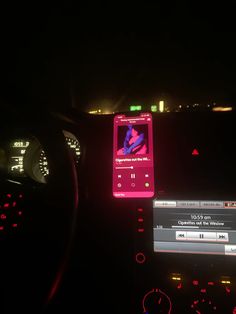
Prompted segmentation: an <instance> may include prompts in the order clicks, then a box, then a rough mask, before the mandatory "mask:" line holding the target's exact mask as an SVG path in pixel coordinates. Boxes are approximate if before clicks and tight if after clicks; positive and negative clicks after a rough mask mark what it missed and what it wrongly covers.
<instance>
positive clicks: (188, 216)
mask: <svg viewBox="0 0 236 314" xmlns="http://www.w3.org/2000/svg"><path fill="white" fill-rule="evenodd" d="M7 111H8V112H7ZM5 113H6V115H7V116H10V117H11V118H10V119H8V120H6V119H2V121H1V191H2V192H1V208H0V210H1V226H0V227H1V251H2V254H1V256H2V258H1V268H2V270H3V272H2V276H1V278H2V280H1V282H2V287H1V289H2V293H1V298H2V302H1V303H2V308H3V309H4V313H13V312H15V311H17V310H18V311H19V309H23V310H24V311H25V312H27V313H28V312H29V313H38V312H41V311H42V313H54V312H58V311H62V310H63V312H66V313H74V312H76V313H83V312H85V311H86V312H87V313H95V312H97V311H98V309H102V311H103V313H121V312H122V313H234V311H235V306H236V304H235V299H234V293H235V282H234V278H235V267H234V265H235V256H234V255H235V254H236V253H235V247H236V244H235V238H234V233H235V222H234V219H235V218H234V217H235V213H234V211H235V209H234V208H235V206H236V205H235V189H234V178H235V149H234V147H233V146H232V143H233V140H234V132H235V131H234V119H235V115H234V114H233V113H232V112H230V113H228V112H223V113H222V112H221V113H217V112H205V113H194V114H190V113H173V114H171V113H168V114H162V115H157V114H151V113H147V112H145V113H143V112H139V113H138V114H137V113H136V114H131V113H120V114H115V115H100V116H94V115H88V114H81V113H78V112H76V111H74V110H71V112H70V113H68V112H67V114H57V113H50V114H48V115H44V116H37V117H36V118H34V119H33V118H32V117H33V116H34V115H33V113H29V111H28V112H27V114H24V113H23V114H22V112H21V113H19V112H18V110H15V111H14V110H11V112H9V110H8V109H7V108H6V109H5ZM6 115H4V116H6ZM145 115H146V116H148V117H150V116H152V122H153V123H152V135H153V136H152V140H153V146H150V145H151V144H150V142H148V145H149V147H152V152H151V151H150V149H149V152H148V153H147V152H146V153H145V154H144V155H139V158H140V157H143V158H145V157H144V156H149V155H150V154H151V153H152V154H153V168H152V170H151V171H153V182H154V184H153V187H154V189H153V195H152V196H151V197H150V196H147V197H146V196H142V197H139V196H138V195H136V196H135V197H133V196H131V197H126V194H125V193H124V194H122V193H121V194H120V193H118V194H117V193H116V192H114V191H116V186H114V185H113V183H114V181H115V178H114V174H116V172H115V170H114V169H115V168H114V167H113V166H114V164H113V161H114V158H117V156H116V155H115V154H113V152H114V151H113V146H114V143H115V140H114V121H115V120H114V119H115V117H117V116H119V117H128V118H129V119H130V120H129V121H136V122H137V121H139V120H135V119H137V117H138V118H140V116H141V117H142V116H145ZM124 120H125V122H124V123H125V124H127V120H126V119H124ZM42 121H43V124H42ZM199 121H201V123H199ZM142 123H143V122H142ZM186 130H187V131H186ZM94 136H95V137H96V140H94ZM69 139H70V141H69ZM72 140H73V141H72ZM68 141H69V142H70V143H72V144H68ZM71 141H72V142H71ZM76 149H77V150H76ZM22 150H24V152H22ZM42 151H43V157H42ZM196 151H197V153H196ZM114 155H115V156H114ZM127 156H128V155H127ZM127 156H119V159H122V158H123V159H125V158H126V159H127V158H128V157H127ZM129 156H130V155H129ZM132 156H133V155H132ZM136 156H137V155H136ZM20 157H22V158H20ZM132 158H133V157H132ZM136 159H137V157H135V160H136ZM141 159H142V158H141ZM135 160H133V159H132V161H131V163H132V164H134V165H135ZM125 162H126V161H125ZM138 162H140V161H138ZM141 162H142V161H141ZM122 165H125V163H123V164H122ZM126 165H127V163H126ZM125 168H126V167H124V169H120V170H119V171H121V174H122V176H123V175H125V171H126V170H127V169H125ZM22 169H23V171H22ZM128 171H130V170H129V169H128ZM131 172H134V173H136V174H137V177H136V178H132V179H130V180H131V181H132V183H136V182H137V187H138V189H140V186H139V182H138V176H139V168H135V167H134V169H132V170H131ZM146 179H147V181H148V180H149V178H146ZM125 180H126V181H127V180H128V179H127V178H126V179H125ZM131 181H130V182H131ZM121 182H122V181H121ZM132 183H131V184H132ZM149 188H150V186H148V187H147V186H146V185H145V186H144V190H145V189H149ZM135 189H136V187H135V186H133V185H131V186H130V187H128V190H129V191H130V190H131V191H133V190H135ZM138 194H139V192H138ZM120 195H121V196H120ZM173 203H175V205H173ZM176 204H177V205H176ZM194 226H195V227H194ZM194 228H195V229H200V230H197V231H196V230H193V229H194ZM179 234H180V236H182V237H184V239H178V235H179Z"/></svg>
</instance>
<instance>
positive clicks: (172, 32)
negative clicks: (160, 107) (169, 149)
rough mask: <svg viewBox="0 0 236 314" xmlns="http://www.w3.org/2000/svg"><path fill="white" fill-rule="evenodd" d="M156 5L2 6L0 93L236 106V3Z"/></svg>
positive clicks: (31, 98) (117, 105)
mask: <svg viewBox="0 0 236 314" xmlns="http://www.w3.org/2000/svg"><path fill="white" fill-rule="evenodd" d="M163 3H166V4H162V2H158V1H156V2H155V4H148V3H146V4H144V3H143V4H142V5H141V4H137V3H136V4H134V5H131V4H129V5H128V4H124V5H122V4H121V3H120V4H119V2H117V4H116V2H110V4H108V3H107V4H99V5H98V4H97V5H96V6H94V5H93V3H92V2H90V3H89V2H88V5H87V6H80V7H78V6H75V5H69V4H67V5H64V6H62V5H61V6H58V7H49V6H43V5H42V6H41V5H40V4H38V6H36V5H35V4H34V6H31V7H29V6H27V5H23V4H22V3H21V4H18V6H14V10H13V8H12V7H11V5H10V4H9V5H8V6H7V7H6V8H2V10H1V24H0V25H1V63H0V65H1V72H0V75H1V98H2V100H3V101H4V102H7V103H12V104H14V105H22V104H24V105H27V106H37V107H50V108H57V109H60V108H66V107H70V106H74V107H78V109H80V110H86V109H87V108H93V107H96V106H98V105H100V106H102V107H104V108H109V109H110V110H112V111H113V110H118V109H122V108H126V107H127V106H128V105H129V104H131V103H133V104H136V103H140V104H142V103H146V104H152V103H155V102H157V101H158V100H160V99H165V100H166V101H167V103H168V104H169V105H170V106H172V105H175V104H188V103H205V104H208V103H212V102H216V103H218V104H232V105H235V104H236V44H235V42H236V36H235V35H236V28H235V16H234V12H235V10H234V8H233V1H232V2H224V5H223V4H221V5H217V4H216V3H214V2H212V5H209V2H208V6H206V4H205V3H206V2H205V3H204V2H203V3H202V4H201V3H200V2H197V1H194V2H191V3H190V2H171V1H170V2H168V3H167V1H163ZM187 3H188V4H187Z"/></svg>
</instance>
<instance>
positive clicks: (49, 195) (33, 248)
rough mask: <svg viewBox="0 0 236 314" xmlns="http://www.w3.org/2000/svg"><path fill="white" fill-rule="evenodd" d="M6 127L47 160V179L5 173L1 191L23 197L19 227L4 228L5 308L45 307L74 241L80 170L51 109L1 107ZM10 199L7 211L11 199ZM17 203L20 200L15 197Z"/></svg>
mask: <svg viewBox="0 0 236 314" xmlns="http://www.w3.org/2000/svg"><path fill="white" fill-rule="evenodd" d="M0 120H1V124H0V128H1V129H2V132H4V133H5V132H10V133H11V132H12V130H18V129H19V130H22V129H23V130H24V131H25V132H29V134H31V135H33V136H34V137H36V138H37V139H38V141H39V142H40V144H41V145H42V147H43V149H44V151H45V154H46V156H47V160H48V166H49V169H50V175H49V177H48V180H47V184H41V185H40V186H35V185H31V186H29V185H27V186H24V184H22V185H17V184H15V183H14V182H9V181H7V180H5V179H4V178H1V185H0V186H1V191H0V193H1V194H2V195H1V197H2V196H3V195H6V193H7V195H10V196H11V197H14V198H17V197H19V195H20V197H21V198H22V200H21V202H22V204H21V206H22V209H23V210H22V211H23V221H22V225H21V230H20V231H19V232H15V233H14V234H11V233H8V232H6V233H5V234H3V233H2V234H0V250H1V253H0V255H1V259H0V269H1V270H2V275H1V288H0V289H1V296H0V299H3V300H2V301H1V304H2V306H1V307H2V308H1V309H0V311H1V312H3V313H17V312H19V313H21V312H22V313H31V314H32V313H34V314H36V313H44V311H45V309H47V306H48V304H50V301H51V300H52V298H53V296H54V295H55V293H56V291H57V289H58V287H59V286H60V282H61V280H62V278H63V274H64V272H65V270H66V265H67V262H68V259H69V256H70V250H71V248H72V245H73V237H74V233H75V227H76V218H77V208H78V182H77V171H76V167H75V163H74V161H73V158H72V156H71V155H70V152H69V150H68V147H67V144H66V140H65V137H64V135H63V133H62V129H61V127H60V124H59V123H58V121H57V120H56V119H55V117H54V116H53V115H52V114H50V113H45V112H44V113H43V114H38V113H37V114H35V112H32V111H30V110H27V111H24V112H19V110H13V109H11V110H9V109H6V108H5V109H4V110H2V114H1V118H0ZM13 201H15V200H14V199H10V200H9V204H10V206H9V208H7V210H9V215H11V204H12V203H11V202H13ZM15 203H16V202H15Z"/></svg>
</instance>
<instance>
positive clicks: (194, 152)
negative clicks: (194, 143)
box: [192, 148, 199, 156]
mask: <svg viewBox="0 0 236 314" xmlns="http://www.w3.org/2000/svg"><path fill="white" fill-rule="evenodd" d="M192 155H193V156H198V155H199V152H198V150H197V149H196V148H194V150H193V151H192Z"/></svg>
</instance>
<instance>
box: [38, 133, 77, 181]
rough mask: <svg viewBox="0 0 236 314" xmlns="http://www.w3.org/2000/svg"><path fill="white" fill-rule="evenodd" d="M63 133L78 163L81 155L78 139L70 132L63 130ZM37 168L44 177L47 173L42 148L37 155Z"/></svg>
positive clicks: (46, 164) (46, 163) (45, 158)
mask: <svg viewBox="0 0 236 314" xmlns="http://www.w3.org/2000/svg"><path fill="white" fill-rule="evenodd" d="M63 133H64V135H65V138H66V143H67V145H68V147H69V148H70V150H71V152H72V154H73V157H74V159H75V161H76V163H78V162H79V158H80V155H81V150H80V144H79V141H78V140H77V139H76V137H75V136H74V135H73V134H72V133H70V132H68V131H63ZM39 169H40V171H41V173H42V175H43V176H44V177H46V176H48V175H49V169H48V162H47V157H46V155H45V152H44V150H41V152H40V155H39Z"/></svg>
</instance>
